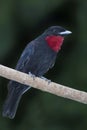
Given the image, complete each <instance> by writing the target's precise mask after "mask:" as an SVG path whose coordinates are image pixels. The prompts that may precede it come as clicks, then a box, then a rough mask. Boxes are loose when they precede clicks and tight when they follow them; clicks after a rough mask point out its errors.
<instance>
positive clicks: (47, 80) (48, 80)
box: [40, 76, 51, 84]
mask: <svg viewBox="0 0 87 130" xmlns="http://www.w3.org/2000/svg"><path fill="white" fill-rule="evenodd" d="M40 78H41V79H43V80H45V81H46V82H48V84H50V83H51V80H50V79H47V78H45V77H43V76H40Z"/></svg>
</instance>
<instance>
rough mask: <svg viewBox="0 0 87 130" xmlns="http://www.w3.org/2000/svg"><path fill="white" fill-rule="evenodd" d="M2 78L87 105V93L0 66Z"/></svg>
mask: <svg viewBox="0 0 87 130" xmlns="http://www.w3.org/2000/svg"><path fill="white" fill-rule="evenodd" d="M0 76H1V77H4V78H7V79H10V80H14V81H17V82H19V83H22V84H25V85H30V86H32V87H33V88H37V89H40V90H42V91H45V92H49V93H52V94H54V95H57V96H60V97H64V98H68V99H72V100H75V101H78V102H81V103H84V104H87V93H86V92H83V91H79V90H76V89H72V88H69V87H66V86H64V85H60V84H57V83H54V82H51V83H48V82H47V81H45V80H43V79H41V78H39V77H35V78H33V77H32V76H30V75H28V74H25V73H22V72H19V71H17V70H14V69H11V68H8V67H5V66H3V65H0Z"/></svg>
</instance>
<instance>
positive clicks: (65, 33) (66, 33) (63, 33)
mask: <svg viewBox="0 0 87 130" xmlns="http://www.w3.org/2000/svg"><path fill="white" fill-rule="evenodd" d="M71 33H72V32H71V31H68V30H66V31H64V32H60V33H59V34H60V35H63V36H66V35H68V34H71Z"/></svg>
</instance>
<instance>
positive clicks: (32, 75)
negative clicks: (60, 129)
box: [28, 72, 36, 79]
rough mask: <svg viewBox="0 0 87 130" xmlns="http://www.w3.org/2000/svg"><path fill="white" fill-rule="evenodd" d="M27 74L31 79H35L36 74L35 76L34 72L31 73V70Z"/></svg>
mask: <svg viewBox="0 0 87 130" xmlns="http://www.w3.org/2000/svg"><path fill="white" fill-rule="evenodd" d="M28 74H29V75H30V76H31V77H32V78H33V79H35V77H36V76H35V75H34V74H32V73H31V72H29V73H28Z"/></svg>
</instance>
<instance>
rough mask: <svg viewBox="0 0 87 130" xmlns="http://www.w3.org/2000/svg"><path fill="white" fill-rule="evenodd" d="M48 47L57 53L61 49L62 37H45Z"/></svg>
mask: <svg viewBox="0 0 87 130" xmlns="http://www.w3.org/2000/svg"><path fill="white" fill-rule="evenodd" d="M45 40H46V41H47V43H48V45H49V47H50V48H51V49H52V50H54V51H55V52H58V51H59V50H60V49H61V45H62V44H63V40H64V37H62V36H54V35H52V36H47V37H46V39H45Z"/></svg>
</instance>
